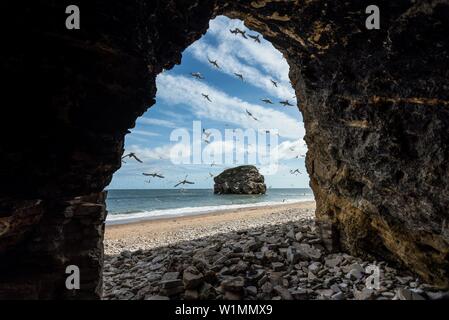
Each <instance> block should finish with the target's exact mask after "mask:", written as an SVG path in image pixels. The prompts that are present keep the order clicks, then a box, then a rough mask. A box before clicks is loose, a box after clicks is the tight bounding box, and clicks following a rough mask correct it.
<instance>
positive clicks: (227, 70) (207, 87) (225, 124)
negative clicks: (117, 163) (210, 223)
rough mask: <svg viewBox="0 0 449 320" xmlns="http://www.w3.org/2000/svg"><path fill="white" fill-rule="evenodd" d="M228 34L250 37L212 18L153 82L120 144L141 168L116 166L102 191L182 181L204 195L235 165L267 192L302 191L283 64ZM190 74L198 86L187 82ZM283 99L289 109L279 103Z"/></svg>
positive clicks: (300, 145)
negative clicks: (253, 172)
mask: <svg viewBox="0 0 449 320" xmlns="http://www.w3.org/2000/svg"><path fill="white" fill-rule="evenodd" d="M236 27H237V28H239V29H240V30H243V31H245V32H246V34H247V35H248V34H250V35H257V33H256V32H253V31H251V30H249V29H247V28H246V27H244V25H243V22H242V21H240V20H235V19H232V20H231V19H229V18H226V17H223V16H219V17H217V18H215V19H214V20H211V21H210V25H209V30H208V32H207V33H206V34H205V35H204V36H203V37H202V38H201V39H199V40H198V41H196V42H195V43H193V44H192V45H191V46H190V47H188V48H187V49H186V50H185V51H184V52H183V55H182V61H181V64H180V65H177V66H175V67H174V68H172V69H171V70H165V71H164V72H163V73H161V74H160V75H158V77H157V79H156V85H157V94H156V104H154V105H153V106H152V107H151V108H149V109H148V111H147V112H146V113H145V114H144V115H143V116H142V117H140V118H139V119H137V121H136V126H135V128H134V129H131V130H130V131H131V133H130V134H128V135H127V136H126V138H125V154H128V153H129V152H133V153H135V154H136V156H137V157H138V158H139V159H140V160H142V161H143V163H139V162H137V161H136V160H135V159H132V158H126V159H124V163H123V164H122V167H121V169H119V170H118V171H117V172H116V173H115V174H114V177H113V179H112V182H111V183H110V185H109V186H108V189H168V188H173V187H174V185H175V184H176V183H177V182H178V181H181V180H183V179H184V178H185V177H186V176H187V180H188V181H191V182H194V184H191V185H190V184H186V185H183V186H180V187H178V188H181V187H184V188H201V189H208V188H213V183H214V182H213V177H212V176H216V175H218V174H219V173H221V172H222V171H223V170H224V169H227V168H231V167H235V166H238V165H243V164H252V165H255V166H256V167H257V168H258V169H259V170H260V172H261V173H262V174H263V175H264V176H265V182H266V184H267V186H268V187H272V188H308V187H309V177H308V175H307V172H306V169H305V164H304V161H305V159H304V156H305V154H306V152H307V146H306V145H305V142H304V140H303V138H304V134H305V130H304V125H303V121H302V115H301V113H300V112H299V110H298V108H297V106H296V104H297V101H296V97H295V93H294V90H293V88H292V86H291V83H290V80H289V77H288V72H289V66H288V64H287V61H286V60H285V59H284V57H283V56H282V54H281V53H280V52H279V51H278V50H276V49H275V48H274V47H273V46H272V45H271V43H270V42H268V41H266V40H265V39H263V37H262V36H261V35H259V38H260V43H258V42H256V41H254V40H253V39H252V38H250V37H247V39H245V38H244V37H243V36H241V35H240V34H237V35H235V34H232V33H231V32H230V31H229V30H230V29H234V28H236ZM209 59H210V60H212V61H215V60H216V61H217V64H218V65H219V68H217V67H215V66H213V65H212V64H211V63H210V62H209ZM196 72H199V73H200V74H201V75H202V77H204V79H197V78H195V77H193V76H192V75H191V73H196ZM234 73H238V74H241V75H242V76H243V81H242V80H241V79H240V78H239V77H237V76H236V75H235V74H234ZM271 80H274V81H275V82H276V83H277V87H276V86H275V85H274V84H273V83H272V82H271ZM202 94H205V95H207V96H208V97H209V99H210V101H209V100H207V99H206V97H204V96H203V95H202ZM262 99H270V100H271V101H272V102H273V104H267V103H265V102H263V101H262ZM285 100H288V102H289V103H290V104H292V105H293V106H283V105H281V104H280V103H279V102H280V101H285ZM203 130H204V132H203ZM297 169H298V171H299V172H300V173H298V172H297V171H296V172H295V173H291V171H295V170H297ZM142 173H159V174H161V175H163V176H164V178H163V179H161V178H151V177H150V178H148V177H146V176H144V175H143V174H142Z"/></svg>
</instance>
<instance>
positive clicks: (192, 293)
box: [184, 289, 199, 300]
mask: <svg viewBox="0 0 449 320" xmlns="http://www.w3.org/2000/svg"><path fill="white" fill-rule="evenodd" d="M198 298H199V294H198V291H196V290H192V289H187V290H186V291H185V292H184V299H186V300H198Z"/></svg>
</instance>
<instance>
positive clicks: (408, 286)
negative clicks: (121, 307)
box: [104, 218, 449, 300]
mask: <svg viewBox="0 0 449 320" xmlns="http://www.w3.org/2000/svg"><path fill="white" fill-rule="evenodd" d="M369 265H374V266H377V267H379V270H380V278H379V280H380V281H379V285H380V286H379V289H375V288H374V289H370V288H368V287H367V286H366V280H367V278H368V277H369V276H370V273H369V272H367V267H368V266H369ZM104 266H105V270H104V298H105V299H147V300H155V299H186V300H198V299H201V300H204V299H226V300H234V299H248V300H256V299H261V300H262V299H264V300H265V299H273V300H280V299H282V300H292V299H296V300H304V299H332V300H343V299H358V300H369V299H376V300H387V299H401V300H421V299H441V298H448V296H449V295H448V293H446V292H442V291H438V290H437V289H436V288H433V287H431V286H429V285H426V284H424V283H422V282H421V281H420V279H418V278H416V277H414V276H413V275H412V274H409V273H407V272H405V271H400V270H398V269H395V268H393V267H392V266H389V265H388V264H387V263H386V262H384V261H363V260H361V259H359V258H355V257H353V256H350V255H348V254H344V253H333V254H326V253H325V251H324V248H323V246H322V244H321V241H320V238H319V237H318V235H317V233H316V232H315V227H314V224H313V220H311V219H307V218H305V219H303V220H301V221H299V222H296V223H293V224H283V225H277V226H276V225H274V226H269V225H268V226H264V227H259V228H255V229H248V230H243V231H234V232H230V233H222V234H218V235H214V236H212V237H207V238H201V239H197V240H192V241H185V242H180V243H178V244H174V245H170V246H166V247H160V248H155V249H152V250H148V251H143V250H137V251H134V252H130V251H123V252H121V253H120V254H119V255H115V256H107V257H106V258H105V265H104Z"/></svg>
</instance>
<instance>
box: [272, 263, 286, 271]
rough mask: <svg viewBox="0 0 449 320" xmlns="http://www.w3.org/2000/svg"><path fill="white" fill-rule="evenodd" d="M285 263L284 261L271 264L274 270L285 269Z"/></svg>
mask: <svg viewBox="0 0 449 320" xmlns="http://www.w3.org/2000/svg"><path fill="white" fill-rule="evenodd" d="M284 267H285V266H284V264H283V263H282V262H273V263H272V264H271V268H272V269H273V271H275V272H276V271H281V270H283V269H284Z"/></svg>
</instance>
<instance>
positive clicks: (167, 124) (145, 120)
mask: <svg viewBox="0 0 449 320" xmlns="http://www.w3.org/2000/svg"><path fill="white" fill-rule="evenodd" d="M137 122H138V123H140V124H149V125H153V126H161V127H167V128H176V127H177V126H176V124H175V123H174V122H171V121H168V120H162V119H157V118H145V117H142V118H139V119H137Z"/></svg>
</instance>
